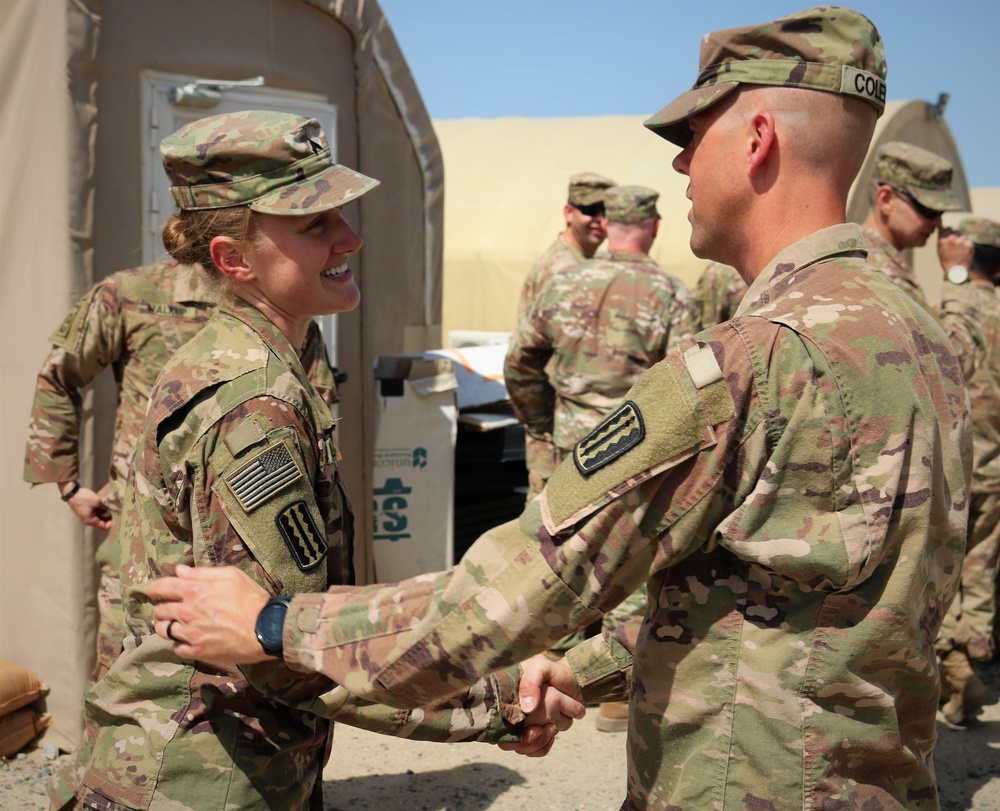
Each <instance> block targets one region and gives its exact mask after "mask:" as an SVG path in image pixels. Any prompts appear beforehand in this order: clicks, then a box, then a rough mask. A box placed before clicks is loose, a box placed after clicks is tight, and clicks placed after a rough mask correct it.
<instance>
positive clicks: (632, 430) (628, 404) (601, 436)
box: [573, 400, 646, 476]
mask: <svg viewBox="0 0 1000 811" xmlns="http://www.w3.org/2000/svg"><path fill="white" fill-rule="evenodd" d="M645 436H646V426H645V425H644V424H643V421H642V414H640V413H639V406H637V405H636V404H635V403H633V402H632V401H631V400H626V401H625V402H624V403H622V404H621V405H620V406H619V407H618V409H617V410H616V411H615V412H614V413H613V414H611V415H610V416H608V417H607V418H606V419H605V420H604V421H603V422H602V423H601V424H600V425H598V426H597V427H596V428H595V429H594V430H593V431H591V432H590V433H589V434H587V436H585V437H584V438H583V439H581V440H580V441H579V442H578V443H577V444H576V447H575V448H573V461H574V462H575V463H576V469H577V470H579V471H580V473H581V474H583V475H584V476H590V475H591V474H592V473H594V472H595V471H598V470H600V469H601V468H602V467H604V466H605V465H609V464H611V463H612V462H613V461H614V460H615V459H617V458H618V457H619V456H621V455H623V454H624V453H626V452H628V451H630V450H631V449H632V448H634V447H635V446H636V445H638V444H639V443H640V442H642V440H643V439H644V438H645Z"/></svg>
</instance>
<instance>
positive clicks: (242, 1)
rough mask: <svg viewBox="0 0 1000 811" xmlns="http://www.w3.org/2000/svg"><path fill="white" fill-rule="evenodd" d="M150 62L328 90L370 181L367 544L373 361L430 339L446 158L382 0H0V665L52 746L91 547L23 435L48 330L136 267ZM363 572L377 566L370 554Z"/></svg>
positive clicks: (93, 406)
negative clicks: (30, 702) (18, 685)
mask: <svg viewBox="0 0 1000 811" xmlns="http://www.w3.org/2000/svg"><path fill="white" fill-rule="evenodd" d="M144 70H156V71H165V72H169V73H177V74H190V75H196V76H209V77H213V78H218V79H233V80H237V79H244V78H246V77H251V76H256V75H262V76H264V77H265V79H266V83H267V86H268V87H270V88H282V89H286V90H289V91H297V92H303V93H311V94H318V95H320V96H323V97H326V98H327V99H328V100H329V103H330V104H333V105H336V108H337V132H336V142H337V146H338V159H339V160H340V161H342V162H343V163H346V164H348V165H350V166H353V167H356V168H358V169H360V170H361V171H362V172H365V173H367V174H369V175H372V176H374V177H377V178H379V179H380V180H381V181H382V186H381V188H380V189H378V190H376V191H375V192H374V193H372V194H371V195H368V196H367V197H365V198H364V201H362V203H361V204H360V206H357V207H355V208H354V210H353V212H351V215H350V216H352V217H353V218H354V220H355V221H356V222H359V224H360V231H361V233H362V235H363V236H365V237H367V242H366V244H365V247H364V249H363V251H362V253H361V254H360V259H359V261H358V262H356V263H352V264H353V266H354V267H355V268H356V271H357V273H358V277H359V283H360V285H361V287H362V293H363V296H362V298H363V303H362V306H361V307H360V308H359V310H357V311H355V312H354V313H351V314H349V315H347V316H344V317H342V318H341V319H340V320H339V326H338V336H337V337H338V347H339V354H340V367H341V368H342V369H343V370H345V371H346V372H347V373H348V375H349V380H348V382H347V384H346V385H345V386H344V387H343V389H342V393H343V403H342V407H341V410H340V415H341V417H342V430H341V433H340V438H341V442H342V450H343V453H344V458H345V464H344V471H345V478H346V479H347V484H348V488H349V490H350V492H351V493H352V494H354V505H355V509H356V511H357V514H358V518H357V527H358V529H359V533H360V534H361V535H362V542H361V544H360V545H361V547H362V551H363V552H364V549H365V544H364V542H363V538H364V534H365V531H366V530H367V529H368V528H369V527H370V526H371V507H370V505H371V496H370V494H369V491H370V484H371V481H370V469H371V466H370V463H369V460H370V459H371V455H372V448H373V444H374V423H373V413H372V412H373V408H374V402H375V389H374V378H373V374H372V368H373V365H374V359H375V358H376V357H377V356H379V355H387V354H395V353H400V352H403V351H405V350H410V349H413V350H420V349H429V348H434V347H436V346H439V345H440V343H441V341H440V338H439V331H440V322H441V314H440V301H441V251H442V228H441V220H442V188H443V172H442V165H441V157H440V151H439V149H438V144H437V140H436V137H435V134H434V131H433V128H432V127H431V124H430V120H429V118H428V116H427V113H426V110H425V108H424V106H423V103H422V101H421V99H420V96H419V93H418V92H417V89H416V86H415V84H414V82H413V79H412V77H411V75H410V73H409V69H408V67H407V66H406V64H405V62H404V60H403V57H402V55H401V53H400V51H399V48H398V46H397V44H396V41H395V39H394V38H393V36H392V33H391V31H390V30H389V28H388V27H387V25H386V21H385V19H384V17H383V14H382V12H381V10H380V8H379V6H378V4H377V3H375V2H372V0H339V2H336V3H331V2H325V0H213V2H211V3H206V2H204V1H203V0H143V2H135V0H0V155H2V156H3V172H2V173H0V290H2V300H0V336H2V346H3V353H2V359H0V364H2V369H0V379H2V384H0V385H2V387H3V396H2V398H0V477H2V486H0V494H2V496H0V533H2V535H0V657H3V658H6V659H9V660H11V661H14V662H17V663H18V664H21V665H23V666H25V667H28V668H29V669H31V670H33V671H34V672H36V673H37V674H38V675H39V676H40V677H41V678H42V679H43V680H45V681H46V682H48V683H49V684H50V685H51V687H52V693H51V695H50V697H49V699H48V709H49V711H50V712H52V713H53V714H54V715H55V719H56V723H55V727H54V729H53V731H52V733H50V735H51V736H52V738H53V739H54V740H55V741H56V742H57V743H59V744H60V745H64V746H72V745H73V744H74V743H75V740H76V737H77V735H78V732H79V707H80V696H81V694H82V690H83V687H84V685H85V682H86V674H87V673H88V672H89V669H90V666H91V654H90V652H91V648H92V639H91V638H85V630H86V629H88V628H92V625H93V623H92V620H93V613H94V607H93V586H94V582H93V565H92V562H91V561H92V557H91V550H92V547H93V543H94V540H95V539H94V538H93V537H91V535H90V533H84V532H83V531H82V530H81V528H80V526H79V524H78V523H77V522H76V520H75V518H74V517H73V515H72V514H71V512H70V510H69V509H68V508H67V507H65V506H63V505H62V504H61V503H60V502H59V500H58V498H57V493H56V491H55V487H54V486H44V487H36V488H34V489H31V488H29V487H28V485H27V484H25V483H24V482H23V481H22V478H21V476H22V460H23V458H24V440H25V431H26V427H27V422H28V415H29V411H30V407H31V399H32V395H33V391H34V385H35V376H36V375H37V373H38V370H39V368H40V367H41V364H42V361H43V359H44V357H45V354H46V352H47V351H48V344H47V337H48V335H50V334H51V333H52V331H54V330H55V328H56V327H58V325H59V324H60V322H61V321H62V319H63V318H64V317H65V315H66V313H67V312H68V310H69V307H70V306H71V304H72V303H73V302H74V301H75V300H76V299H77V298H78V297H79V296H80V295H81V294H82V293H83V292H84V291H85V290H86V289H87V288H88V287H89V286H90V285H91V284H92V283H93V282H94V281H96V280H98V279H100V278H102V277H104V276H106V275H107V274H109V273H111V272H113V271H115V270H119V269H121V268H125V267H130V266H132V265H135V264H137V263H138V259H137V257H138V256H139V252H138V246H139V245H140V242H141V234H140V230H141V228H140V211H141V209H142V202H143V201H140V199H139V197H140V192H139V189H140V185H141V184H140V166H141V164H142V162H143V159H144V158H143V156H141V155H140V154H139V152H140V149H139V141H140V137H139V131H140V126H141V123H140V122H141V121H142V120H143V119H142V113H141V111H140V83H139V75H140V72H142V71H144ZM205 114H206V115H208V114H211V110H207V111H206V113H205ZM105 377H109V376H108V375H105ZM95 388H96V393H95V394H92V395H90V396H88V398H87V403H86V414H87V422H86V425H85V432H84V445H85V447H84V457H83V470H82V476H83V478H84V480H85V481H87V482H88V483H94V484H97V485H99V484H101V483H103V481H104V480H105V478H106V471H107V466H108V459H107V448H108V445H109V442H108V438H109V432H110V430H111V428H112V422H113V416H114V413H113V412H114V402H113V391H112V390H111V386H109V385H108V381H105V382H104V383H103V384H102V385H100V386H97V387H95ZM359 566H360V570H361V574H362V575H363V576H364V575H365V574H366V573H367V574H368V575H370V574H371V561H370V558H369V556H368V555H366V554H362V556H361V559H360V560H359ZM91 633H92V632H91Z"/></svg>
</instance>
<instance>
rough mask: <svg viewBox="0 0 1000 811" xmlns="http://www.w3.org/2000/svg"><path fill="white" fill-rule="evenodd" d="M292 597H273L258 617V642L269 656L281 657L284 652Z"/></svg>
mask: <svg viewBox="0 0 1000 811" xmlns="http://www.w3.org/2000/svg"><path fill="white" fill-rule="evenodd" d="M291 602H292V598H291V597H272V598H271V599H270V600H268V601H267V603H266V604H265V605H264V607H263V608H262V609H261V610H260V613H259V614H258V615H257V641H258V642H260V646H261V647H262V648H263V649H264V653H266V654H267V655H268V656H281V652H282V651H283V650H284V647H285V646H284V644H283V642H282V639H281V638H282V635H283V634H284V632H285V615H286V614H287V613H288V606H289V604H290V603H291Z"/></svg>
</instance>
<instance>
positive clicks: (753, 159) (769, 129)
mask: <svg viewBox="0 0 1000 811" xmlns="http://www.w3.org/2000/svg"><path fill="white" fill-rule="evenodd" d="M776 146H777V143H776V141H775V132H774V115H773V114H772V113H771V112H769V111H768V110H761V111H760V112H758V113H757V114H755V115H754V117H753V118H752V119H751V120H750V141H749V145H748V157H749V160H750V162H749V165H748V171H749V176H750V177H751V178H752V177H756V176H757V171H758V170H759V169H760V168H761V166H763V164H764V162H765V161H766V160H767V159H768V157H769V156H770V155H771V150H772V149H774V148H775V147H776Z"/></svg>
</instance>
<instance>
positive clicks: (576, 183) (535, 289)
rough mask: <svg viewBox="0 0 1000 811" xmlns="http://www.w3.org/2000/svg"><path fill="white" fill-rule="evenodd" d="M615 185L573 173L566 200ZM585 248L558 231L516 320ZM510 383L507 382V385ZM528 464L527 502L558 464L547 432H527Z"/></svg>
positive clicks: (580, 200) (595, 198)
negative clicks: (545, 433)
mask: <svg viewBox="0 0 1000 811" xmlns="http://www.w3.org/2000/svg"><path fill="white" fill-rule="evenodd" d="M613 185H614V181H613V180H609V179H608V178H606V177H602V176H601V175H598V174H594V173H593V172H584V173H583V174H579V175H573V176H572V177H571V178H570V180H569V189H568V191H567V196H566V201H567V203H569V204H570V205H592V204H594V203H599V202H602V201H603V200H604V190H605V189H608V188H610V187H611V186H613ZM586 261H587V257H586V256H585V255H584V254H583V251H581V250H580V249H579V247H577V246H576V245H574V244H573V243H572V242H571V241H570V240H569V239H567V238H566V234H565V233H561V234H559V236H557V237H556V239H555V241H554V242H553V243H552V244H551V245H549V247H548V248H546V249H545V253H543V254H542V255H541V256H540V257H539V258H538V259H537V260H536V261H535V264H534V265H532V267H531V270H529V271H528V275H527V276H526V277H525V279H524V285H523V286H522V287H521V297H520V299H519V300H518V305H517V321H518V324H520V323H521V322H522V321H523V320H524V319H525V317H526V316H527V315H528V313H529V312H530V310H531V308H532V307H533V306H534V304H535V302H536V301H537V299H538V295H539V293H540V292H541V290H543V289H544V287H545V285H546V283H547V282H548V281H549V279H551V278H552V277H554V276H557V275H559V274H560V273H562V272H563V271H565V270H568V269H570V268H573V267H576V266H577V265H579V264H580V263H581V262H586ZM509 386H510V383H508V388H509ZM524 454H525V465H526V466H527V468H528V501H531V499H533V498H534V497H535V496H536V495H538V493H540V492H541V490H542V488H543V487H544V486H545V482H546V481H548V478H549V476H551V475H552V473H553V471H554V470H555V469H556V468H557V467H558V466H559V460H560V458H561V456H560V454H559V451H558V449H557V448H556V447H554V446H553V445H552V439H551V437H549V436H545V435H535V436H532V435H531V434H526V435H525V438H524Z"/></svg>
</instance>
